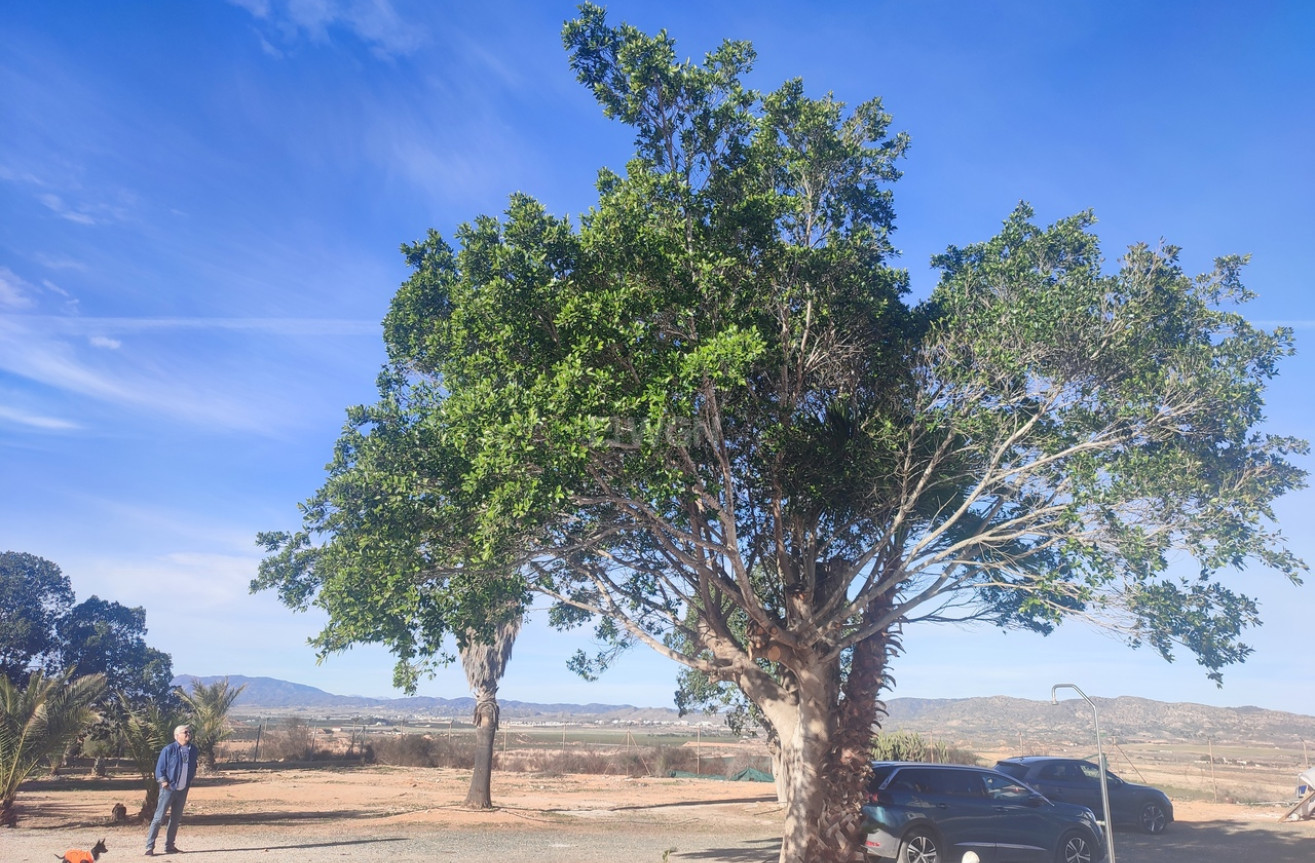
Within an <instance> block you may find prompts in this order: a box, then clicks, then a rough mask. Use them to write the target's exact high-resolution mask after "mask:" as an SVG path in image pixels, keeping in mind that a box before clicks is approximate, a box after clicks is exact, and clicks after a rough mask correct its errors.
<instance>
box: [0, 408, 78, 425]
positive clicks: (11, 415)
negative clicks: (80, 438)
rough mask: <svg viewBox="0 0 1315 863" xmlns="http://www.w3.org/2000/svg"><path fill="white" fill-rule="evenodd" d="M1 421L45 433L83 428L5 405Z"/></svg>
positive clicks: (1, 409)
mask: <svg viewBox="0 0 1315 863" xmlns="http://www.w3.org/2000/svg"><path fill="white" fill-rule="evenodd" d="M0 420H3V421H7V422H11V423H17V424H18V425H22V426H29V427H31V428H37V429H42V430H45V431H72V430H73V429H77V428H81V426H79V425H78V424H77V423H75V422H70V421H68V420H63V419H59V418H58V417H46V416H39V415H37V414H30V413H27V412H26V411H21V410H18V409H17V408H12V407H7V406H5V405H0Z"/></svg>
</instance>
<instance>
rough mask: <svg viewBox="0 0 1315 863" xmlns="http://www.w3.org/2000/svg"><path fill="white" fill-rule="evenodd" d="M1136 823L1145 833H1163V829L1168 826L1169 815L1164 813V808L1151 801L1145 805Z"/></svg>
mask: <svg viewBox="0 0 1315 863" xmlns="http://www.w3.org/2000/svg"><path fill="white" fill-rule="evenodd" d="M1137 820H1138V823H1140V824H1141V829H1143V830H1145V831H1146V832H1147V833H1163V832H1164V828H1166V827H1168V826H1169V815H1168V813H1166V812H1165V811H1164V807H1163V806H1161V805H1160V804H1158V803H1156V802H1154V801H1152V802H1150V803H1147V804H1146V805H1145V806H1143V807H1142V809H1141V815H1140V816H1139V817H1138V819H1137Z"/></svg>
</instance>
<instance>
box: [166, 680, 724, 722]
mask: <svg viewBox="0 0 1315 863" xmlns="http://www.w3.org/2000/svg"><path fill="white" fill-rule="evenodd" d="M222 679H223V678H222V677H196V676H194V675H182V676H180V677H176V678H175V679H174V685H175V686H182V685H184V684H187V685H190V683H191V681H195V680H199V681H200V682H201V683H205V684H212V683H214V682H215V681H217V680H222ZM228 681H229V683H231V684H232V685H233V686H245V687H246V688H245V689H243V690H242V694H241V695H239V696H238V697H237V700H236V701H235V702H234V703H233V710H234V712H235V713H237V714H239V715H241V714H250V713H256V712H270V713H294V712H304V713H323V714H326V715H354V714H368V715H374V716H387V717H403V716H424V717H457V718H463V717H468V716H470V715H471V714H472V713H473V712H474V710H475V699H473V698H470V697H469V696H467V697H463V698H427V697H414V698H366V697H363V696H359V695H333V694H332V693H329V692H325V691H324V690H322V689H316V688H315V687H313V686H304V685H302V684H300V683H289V682H288V681H286V680H276V679H274V678H272V677H243V676H242V675H240V674H231V675H228ZM498 706H499V708H500V709H501V713H502V716H503V718H505V719H517V720H527V721H534V720H541V721H544V722H548V721H553V720H561V719H563V718H566V717H575V718H584V717H588V718H589V719H591V720H601V721H612V720H616V721H619V722H675V721H678V720H679V719H680V716H679V714H678V713H677V712H676V711H675V710H671V709H664V708H661V707H634V706H632V705H629V704H535V703H530V702H525V701H511V700H507V699H498ZM703 718H705V717H702V716H691V717H688V721H690V722H697V721H699V720H700V719H703Z"/></svg>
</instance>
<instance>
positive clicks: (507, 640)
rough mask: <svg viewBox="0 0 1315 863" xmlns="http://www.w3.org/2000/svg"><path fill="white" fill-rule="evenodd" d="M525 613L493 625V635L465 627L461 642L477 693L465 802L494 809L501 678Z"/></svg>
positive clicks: (464, 662)
mask: <svg viewBox="0 0 1315 863" xmlns="http://www.w3.org/2000/svg"><path fill="white" fill-rule="evenodd" d="M521 618H522V614H520V613H517V614H515V615H513V616H512V617H511V618H509V619H508V620H506V621H504V622H502V623H499V624H498V625H497V626H495V627H494V628H493V634H492V638H491V639H481V638H480V634H479V633H477V632H475V631H474V630H467V631H466V639H465V641H466V643H465V646H459V647H460V652H461V667H462V668H464V669H465V671H466V681H467V682H468V683H469V684H470V689H471V691H472V692H474V693H475V770H474V773H472V774H471V777H470V791H469V793H467V794H466V804H465V805H466V806H468V807H470V808H471V809H492V808H493V797H492V790H491V785H492V780H493V744H494V743H495V742H496V740H497V734H498V681H499V680H501V679H502V673H503V672H504V671H506V670H507V661H508V660H509V659H511V647H512V645H513V644H514V643H515V641H516V634H517V633H518V632H520V628H521Z"/></svg>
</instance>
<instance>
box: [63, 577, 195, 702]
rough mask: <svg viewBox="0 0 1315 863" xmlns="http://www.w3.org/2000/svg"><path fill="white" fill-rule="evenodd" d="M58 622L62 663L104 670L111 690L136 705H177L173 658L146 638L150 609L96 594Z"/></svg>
mask: <svg viewBox="0 0 1315 863" xmlns="http://www.w3.org/2000/svg"><path fill="white" fill-rule="evenodd" d="M56 627H57V630H58V636H59V664H60V667H62V668H65V669H70V670H72V671H73V672H74V673H76V674H79V675H85V674H103V675H104V676H105V680H106V684H107V687H108V690H109V691H110V692H111V693H117V694H119V695H121V696H123V698H124V699H125V700H126V701H127V703H128V704H130V705H132V706H134V707H138V706H142V705H145V704H150V703H155V704H158V705H160V706H162V707H164V708H165V709H170V708H173V707H175V706H176V701H177V696H176V695H175V693H174V689H173V660H172V659H171V658H170V657H169V654H167V653H164V652H162V651H160V650H156V649H155V648H153V647H149V646H148V645H147V644H146V609H144V608H141V607H138V608H129V607H127V606H125V605H120V604H119V603H117V602H107V601H106V600H103V599H101V598H99V597H97V596H92V597H89V598H88V599H86V600H85V601H83V602H80V603H78V604H77V605H76V606H74V607H73V608H72V609H71V610H70V611H69V613H68V614H67V615H65V616H64V617H63V618H61V619H60V620H59V621H58V622H57V624H56ZM111 706H112V704H111Z"/></svg>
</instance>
